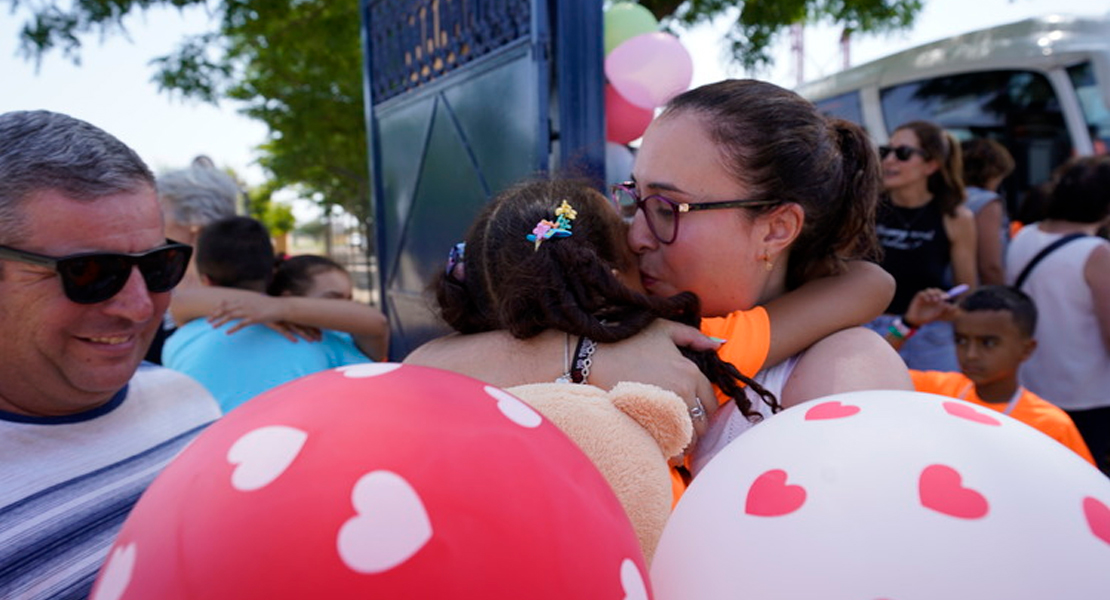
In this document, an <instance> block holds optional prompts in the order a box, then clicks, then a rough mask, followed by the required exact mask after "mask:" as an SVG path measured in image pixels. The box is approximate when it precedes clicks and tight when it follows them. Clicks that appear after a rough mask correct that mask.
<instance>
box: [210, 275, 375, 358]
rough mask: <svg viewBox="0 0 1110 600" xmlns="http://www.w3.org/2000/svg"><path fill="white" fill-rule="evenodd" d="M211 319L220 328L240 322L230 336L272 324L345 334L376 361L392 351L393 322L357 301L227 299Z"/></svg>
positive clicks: (272, 298) (212, 314) (292, 298)
mask: <svg viewBox="0 0 1110 600" xmlns="http://www.w3.org/2000/svg"><path fill="white" fill-rule="evenodd" d="M247 294H251V292H247ZM208 320H209V322H211V323H212V325H213V326H217V327H218V326H220V325H222V324H224V323H226V322H228V321H236V320H237V321H239V322H238V323H236V324H235V325H234V326H233V327H231V328H230V329H228V333H234V332H235V331H238V330H239V329H241V328H243V327H246V326H247V325H253V324H255V323H270V322H284V323H294V324H297V325H301V326H306V327H315V328H319V329H332V330H335V331H345V332H347V333H350V334H351V337H352V338H353V339H354V342H355V345H356V346H358V348H359V350H361V351H362V352H363V354H365V355H366V356H368V357H370V358H372V359H374V360H385V358H386V356H387V353H388V350H389V323H388V322H387V321H386V318H385V315H384V314H382V312H381V311H380V310H378V309H376V308H374V307H373V306H369V305H366V304H362V303H360V302H355V301H353V300H343V299H336V298H304V297H300V296H277V297H275V296H265V295H260V294H253V295H251V296H241V295H237V296H235V297H230V298H226V299H224V300H223V301H222V302H221V303H220V305H219V306H218V307H217V308H216V310H214V311H213V312H212V313H211V316H210V317H209V318H208Z"/></svg>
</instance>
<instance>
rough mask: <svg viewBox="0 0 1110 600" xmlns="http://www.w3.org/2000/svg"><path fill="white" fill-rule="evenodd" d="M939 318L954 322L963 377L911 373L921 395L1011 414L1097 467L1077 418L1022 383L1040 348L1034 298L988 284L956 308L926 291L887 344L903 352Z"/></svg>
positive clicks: (933, 291)
mask: <svg viewBox="0 0 1110 600" xmlns="http://www.w3.org/2000/svg"><path fill="white" fill-rule="evenodd" d="M938 319H952V320H953V326H954V330H955V335H956V359H957V360H958V362H959V364H960V372H959V373H956V372H944V371H914V370H911V371H910V376H911V377H912V378H913V384H914V388H915V389H916V390H917V391H919V392H930V393H934V394H940V395H943V396H951V397H953V398H959V399H961V400H966V401H968V402H971V403H974V404H978V405H980V406H984V407H986V408H990V409H993V410H996V411H998V412H1001V413H1003V414H1006V415H1009V416H1011V417H1013V418H1015V419H1017V420H1019V421H1022V422H1023V423H1026V424H1027V425H1030V426H1032V427H1034V428H1036V429H1038V430H1040V431H1041V432H1043V433H1045V434H1047V435H1048V436H1049V437H1052V438H1053V439H1055V440H1056V441H1058V442H1060V443H1061V444H1064V445H1065V446H1067V447H1068V448H1071V449H1072V450H1074V451H1075V453H1076V454H1079V455H1080V456H1082V457H1083V458H1084V459H1085V460H1086V461H1087V462H1089V463H1091V464H1092V465H1093V464H1094V459H1093V458H1092V457H1091V452H1090V450H1088V449H1087V444H1086V443H1084V442H1083V437H1082V436H1081V435H1079V430H1078V429H1076V427H1075V423H1074V422H1072V420H1071V417H1069V416H1068V414H1067V413H1065V412H1064V411H1063V410H1061V409H1060V408H1059V407H1057V406H1056V405H1054V404H1052V403H1050V402H1048V401H1047V400H1044V399H1042V398H1041V397H1039V396H1037V395H1036V394H1034V393H1033V392H1030V391H1029V390H1026V389H1025V388H1023V387H1022V386H1021V385H1019V384H1018V369H1019V368H1020V367H1021V363H1023V362H1025V360H1026V359H1027V358H1029V355H1031V354H1032V353H1033V349H1034V348H1036V347H1037V341H1036V340H1035V339H1033V331H1034V330H1035V328H1036V325H1037V307H1036V305H1034V304H1033V300H1032V299H1031V298H1030V297H1029V296H1027V295H1026V294H1025V293H1023V292H1022V291H1020V290H1017V289H1015V288H1012V287H1007V286H1000V285H988V286H984V287H981V288H978V289H976V290H975V291H974V292H971V293H970V294H968V295H967V296H965V297H964V298H963V299H962V300H961V301H960V303H959V305H958V306H956V305H953V304H951V303H949V302H948V296H947V294H946V293H945V292H944V291H943V290H939V289H936V288H930V289H926V290H922V291H920V292H918V293H917V295H916V296H914V298H913V300H912V301H911V302H910V306H909V308H908V309H907V310H906V314H905V316H904V317H902V318H901V319H899V320H898V321H896V322H895V324H894V326H892V327H891V329H890V331H889V332H888V333H887V335H886V339H887V341H889V342H890V343H891V344H892V345H893V346H894V347H895V349H897V348H898V347H899V346H901V345H902V343H903V342H904V341H905V340H906V339H908V338H909V337H910V336H912V335H913V333H914V332H915V331H916V330H917V328H918V327H920V326H921V325H924V324H925V323H929V322H932V321H936V320H938Z"/></svg>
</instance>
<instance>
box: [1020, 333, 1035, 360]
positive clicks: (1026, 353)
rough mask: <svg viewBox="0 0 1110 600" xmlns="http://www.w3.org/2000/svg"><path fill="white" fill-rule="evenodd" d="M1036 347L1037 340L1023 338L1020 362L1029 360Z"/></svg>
mask: <svg viewBox="0 0 1110 600" xmlns="http://www.w3.org/2000/svg"><path fill="white" fill-rule="evenodd" d="M1036 349H1037V340H1035V339H1033V338H1029V339H1027V340H1025V344H1024V347H1023V348H1022V349H1021V362H1025V361H1027V360H1029V357H1030V356H1032V355H1033V351H1034V350H1036Z"/></svg>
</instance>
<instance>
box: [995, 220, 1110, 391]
mask: <svg viewBox="0 0 1110 600" xmlns="http://www.w3.org/2000/svg"><path fill="white" fill-rule="evenodd" d="M1061 237H1063V234H1059V233H1046V232H1044V231H1041V229H1040V227H1038V226H1036V225H1030V226H1028V227H1023V228H1022V229H1021V231H1019V232H1018V234H1017V235H1016V236H1015V237H1014V240H1013V241H1012V242H1011V243H1010V249H1009V251H1008V252H1007V254H1006V281H1008V282H1010V283H1011V284H1012V283H1013V282H1014V280H1016V279H1017V276H1018V274H1019V273H1021V271H1022V270H1023V269H1024V268H1025V265H1026V264H1027V263H1028V262H1029V261H1030V260H1032V258H1033V256H1035V255H1036V254H1037V253H1038V252H1040V250H1041V249H1042V248H1044V247H1045V246H1047V245H1049V244H1051V243H1052V242H1054V241H1056V240H1057V239H1059V238H1061ZM1104 244H1107V241H1106V240H1104V239H1102V238H1098V237H1094V236H1090V237H1086V238H1080V239H1077V240H1073V241H1071V242H1069V243H1067V244H1065V245H1063V246H1061V247H1059V248H1057V249H1056V250H1053V251H1052V253H1050V254H1049V255H1048V256H1046V257H1045V258H1044V260H1042V261H1041V262H1040V263H1038V264H1037V266H1036V267H1035V268H1034V269H1033V270H1032V271H1030V273H1029V276H1028V278H1027V279H1026V280H1025V284H1024V285H1023V286H1022V291H1023V292H1025V293H1026V294H1029V296H1031V297H1032V298H1033V301H1034V302H1035V303H1036V304H1037V313H1038V316H1037V330H1036V338H1037V349H1036V350H1035V351H1034V352H1033V355H1032V356H1031V357H1030V358H1029V360H1027V361H1025V363H1024V364H1023V365H1022V366H1021V375H1020V378H1021V383H1022V385H1024V386H1025V387H1027V388H1028V389H1029V390H1030V391H1032V392H1033V393H1034V394H1037V395H1038V396H1040V397H1042V398H1044V399H1045V400H1048V401H1050V402H1052V403H1053V404H1055V405H1056V406H1059V407H1060V408H1062V409H1064V410H1084V409H1089V408H1098V407H1104V406H1110V353H1108V352H1107V350H1106V346H1105V345H1104V344H1103V343H1102V336H1101V334H1100V329H1099V325H1098V318H1097V317H1096V316H1095V309H1094V300H1093V298H1092V296H1091V289H1090V287H1088V285H1087V282H1086V280H1085V279H1084V277H1083V268H1084V266H1085V265H1086V264H1087V259H1088V258H1089V257H1090V255H1091V252H1093V251H1094V250H1095V248H1097V247H1098V246H1100V245H1104Z"/></svg>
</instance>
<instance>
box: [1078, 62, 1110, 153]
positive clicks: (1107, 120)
mask: <svg viewBox="0 0 1110 600" xmlns="http://www.w3.org/2000/svg"><path fill="white" fill-rule="evenodd" d="M1068 77H1069V78H1070V79H1071V84H1072V85H1073V86H1075V93H1076V95H1077V96H1079V105H1080V106H1081V107H1082V109H1083V118H1084V119H1085V120H1086V121H1087V130H1088V131H1089V132H1090V133H1091V141H1092V142H1094V145H1095V153H1096V154H1106V153H1107V146H1108V145H1110V110H1107V108H1106V98H1103V96H1102V91H1101V90H1099V87H1098V85H1097V84H1096V83H1095V72H1094V69H1093V68H1092V67H1091V63H1089V62H1085V63H1081V64H1078V65H1075V66H1073V67H1069V68H1068Z"/></svg>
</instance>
